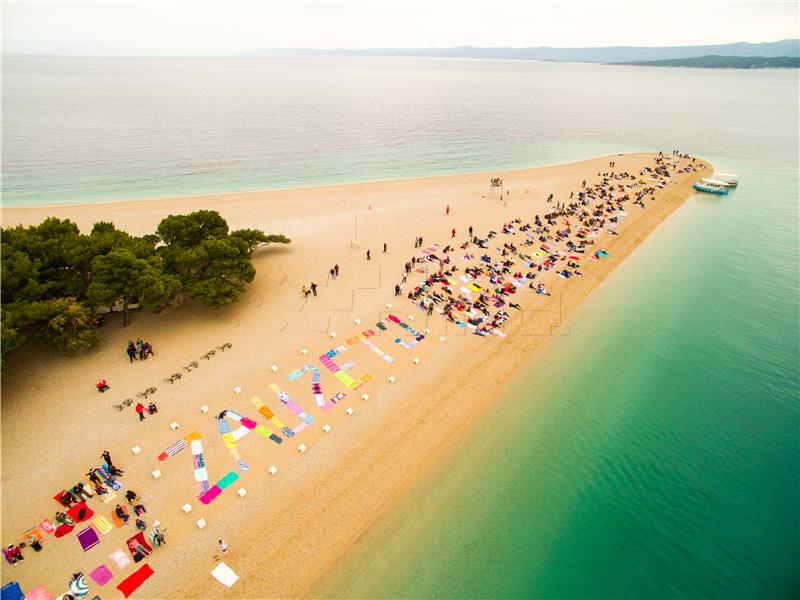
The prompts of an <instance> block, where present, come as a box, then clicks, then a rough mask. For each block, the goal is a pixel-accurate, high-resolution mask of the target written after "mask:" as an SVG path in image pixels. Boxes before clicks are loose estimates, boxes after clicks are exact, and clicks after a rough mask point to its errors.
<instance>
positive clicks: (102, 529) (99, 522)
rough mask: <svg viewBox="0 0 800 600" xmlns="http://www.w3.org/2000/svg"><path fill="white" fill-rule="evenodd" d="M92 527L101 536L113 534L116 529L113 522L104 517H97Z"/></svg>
mask: <svg viewBox="0 0 800 600" xmlns="http://www.w3.org/2000/svg"><path fill="white" fill-rule="evenodd" d="M92 527H94V528H95V529H96V530H97V531H98V533H100V535H106V534H108V533H111V530H112V529H113V528H114V527H113V526H112V525H111V522H110V521H109V520H108V519H106V518H105V517H103V516H100V517H97V518H96V519H95V520H94V521H92Z"/></svg>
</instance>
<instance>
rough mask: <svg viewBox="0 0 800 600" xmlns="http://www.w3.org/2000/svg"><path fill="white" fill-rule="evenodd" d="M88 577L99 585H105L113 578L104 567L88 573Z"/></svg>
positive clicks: (101, 566) (109, 571)
mask: <svg viewBox="0 0 800 600" xmlns="http://www.w3.org/2000/svg"><path fill="white" fill-rule="evenodd" d="M89 577H91V578H92V579H94V580H95V581H96V582H97V583H98V584H99V585H105V584H107V583H108V582H109V581H111V579H112V578H113V577H114V574H113V573H112V572H111V569H109V568H108V567H107V566H105V565H100V566H99V567H97V568H96V569H95V570H94V571H92V572H91V573H89Z"/></svg>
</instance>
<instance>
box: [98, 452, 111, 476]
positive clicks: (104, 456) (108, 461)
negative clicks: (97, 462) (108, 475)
mask: <svg viewBox="0 0 800 600" xmlns="http://www.w3.org/2000/svg"><path fill="white" fill-rule="evenodd" d="M100 457H101V458H102V459H103V460H104V461H106V464H107V465H108V466H109V467H112V466H114V463H113V462H111V453H110V452H109V451H108V450H103V453H102V454H101V455H100ZM95 477H97V475H95Z"/></svg>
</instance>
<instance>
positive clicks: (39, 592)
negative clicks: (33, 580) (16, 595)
mask: <svg viewBox="0 0 800 600" xmlns="http://www.w3.org/2000/svg"><path fill="white" fill-rule="evenodd" d="M25 600H53V595H52V594H51V593H50V592H48V591H47V588H46V587H44V586H43V585H41V584H40V585H37V586H36V587H35V588H33V589H32V590H31V591H29V592H26V594H25Z"/></svg>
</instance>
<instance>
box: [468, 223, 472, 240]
mask: <svg viewBox="0 0 800 600" xmlns="http://www.w3.org/2000/svg"><path fill="white" fill-rule="evenodd" d="M469 237H470V239H472V225H470V226H469Z"/></svg>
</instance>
